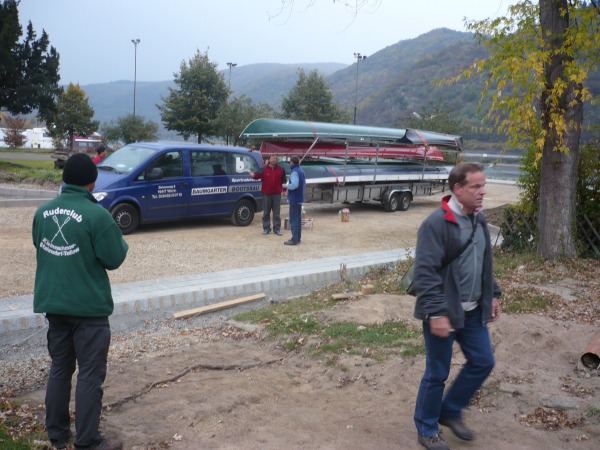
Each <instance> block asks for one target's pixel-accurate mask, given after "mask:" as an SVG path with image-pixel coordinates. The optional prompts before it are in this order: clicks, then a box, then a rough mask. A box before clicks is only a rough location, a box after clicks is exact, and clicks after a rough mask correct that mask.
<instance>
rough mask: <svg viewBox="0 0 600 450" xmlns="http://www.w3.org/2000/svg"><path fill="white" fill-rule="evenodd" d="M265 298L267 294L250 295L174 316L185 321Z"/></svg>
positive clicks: (180, 312) (177, 313)
mask: <svg viewBox="0 0 600 450" xmlns="http://www.w3.org/2000/svg"><path fill="white" fill-rule="evenodd" d="M264 298H265V294H255V295H249V296H248V297H241V298H236V299H234V300H228V301H226V302H221V303H216V304H214V305H207V306H202V307H200V308H194V309H188V310H185V311H179V312H176V313H174V314H173V318H174V319H185V318H187V317H191V316H198V315H200V314H206V313H209V312H214V311H220V310H222V309H227V308H233V307H234V306H238V305H243V304H246V303H250V302H255V301H257V300H262V299H264Z"/></svg>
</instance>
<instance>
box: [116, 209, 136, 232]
mask: <svg viewBox="0 0 600 450" xmlns="http://www.w3.org/2000/svg"><path fill="white" fill-rule="evenodd" d="M111 214H112V216H113V219H115V222H116V223H117V225H118V226H119V228H120V229H121V233H123V234H131V233H133V232H134V231H135V229H136V228H137V227H138V224H139V223H140V214H139V213H138V210H137V209H136V208H135V206H133V205H130V204H129V203H120V204H118V205H117V206H115V207H114V208H113V210H112V211H111Z"/></svg>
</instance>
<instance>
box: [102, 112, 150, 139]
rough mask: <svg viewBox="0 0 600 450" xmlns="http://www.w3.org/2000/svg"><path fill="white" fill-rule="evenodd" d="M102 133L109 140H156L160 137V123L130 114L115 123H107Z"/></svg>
mask: <svg viewBox="0 0 600 450" xmlns="http://www.w3.org/2000/svg"><path fill="white" fill-rule="evenodd" d="M102 132H103V133H102V134H103V135H104V138H105V139H106V141H107V142H113V143H117V142H124V143H125V144H130V143H132V142H141V141H156V140H157V139H158V124H157V123H156V122H153V121H151V120H148V121H145V120H144V118H143V117H141V116H139V115H136V116H134V115H133V114H129V115H127V116H124V117H119V118H118V119H117V123H116V124H115V125H114V126H113V125H108V124H105V125H104V126H103V127H102Z"/></svg>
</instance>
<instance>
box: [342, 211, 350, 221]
mask: <svg viewBox="0 0 600 450" xmlns="http://www.w3.org/2000/svg"><path fill="white" fill-rule="evenodd" d="M340 213H341V216H342V222H350V210H349V209H348V208H344V209H342V210H341V211H340Z"/></svg>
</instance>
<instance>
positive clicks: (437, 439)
mask: <svg viewBox="0 0 600 450" xmlns="http://www.w3.org/2000/svg"><path fill="white" fill-rule="evenodd" d="M419 444H421V445H422V446H423V447H425V448H426V449H427V450H450V447H448V446H447V445H446V442H444V439H443V438H442V437H441V436H440V435H439V434H434V435H433V436H421V435H419Z"/></svg>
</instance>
